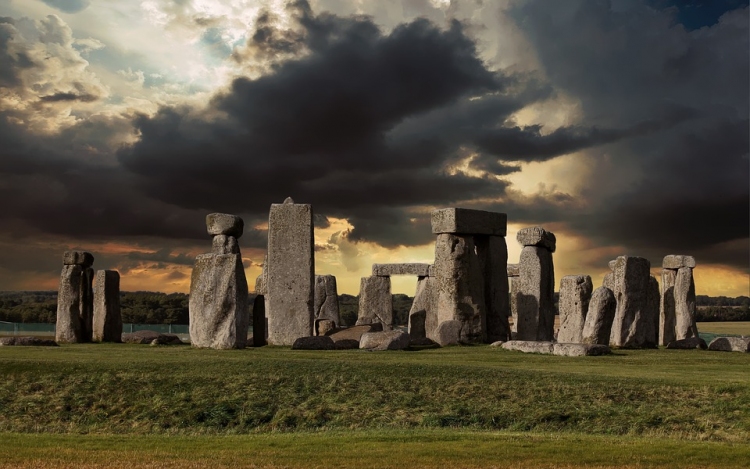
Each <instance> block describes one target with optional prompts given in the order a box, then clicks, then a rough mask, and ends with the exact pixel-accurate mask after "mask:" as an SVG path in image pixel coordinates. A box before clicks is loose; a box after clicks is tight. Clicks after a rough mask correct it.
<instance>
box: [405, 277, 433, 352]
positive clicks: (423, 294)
mask: <svg viewBox="0 0 750 469" xmlns="http://www.w3.org/2000/svg"><path fill="white" fill-rule="evenodd" d="M434 291H435V287H434V280H433V279H432V277H428V276H423V277H417V291H416V293H415V294H414V301H413V302H412V304H411V309H410V310H409V336H410V337H411V339H412V341H415V340H420V339H430V340H435V329H437V306H436V304H435V294H434Z"/></svg>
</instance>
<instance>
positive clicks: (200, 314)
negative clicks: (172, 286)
mask: <svg viewBox="0 0 750 469" xmlns="http://www.w3.org/2000/svg"><path fill="white" fill-rule="evenodd" d="M247 295H248V291H247V280H246V279H245V269H244V268H243V267H242V257H241V256H240V255H239V254H203V255H200V256H198V257H197V258H196V260H195V267H193V275H192V277H191V279H190V299H189V315H190V342H191V344H192V345H193V347H202V348H203V347H210V348H215V349H230V348H244V347H245V345H246V344H247V332H248V326H249V324H248V323H249V317H250V314H249V312H248V296H247Z"/></svg>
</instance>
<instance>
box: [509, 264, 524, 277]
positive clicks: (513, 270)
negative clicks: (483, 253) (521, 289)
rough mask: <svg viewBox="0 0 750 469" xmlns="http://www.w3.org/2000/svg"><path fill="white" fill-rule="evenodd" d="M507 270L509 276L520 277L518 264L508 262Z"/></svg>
mask: <svg viewBox="0 0 750 469" xmlns="http://www.w3.org/2000/svg"><path fill="white" fill-rule="evenodd" d="M506 272H507V273H508V277H518V276H519V275H521V271H520V269H519V266H518V264H508V267H507V268H506Z"/></svg>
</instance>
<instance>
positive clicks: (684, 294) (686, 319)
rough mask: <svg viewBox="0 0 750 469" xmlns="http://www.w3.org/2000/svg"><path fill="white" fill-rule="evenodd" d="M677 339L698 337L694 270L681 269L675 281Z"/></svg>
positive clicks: (688, 268)
mask: <svg viewBox="0 0 750 469" xmlns="http://www.w3.org/2000/svg"><path fill="white" fill-rule="evenodd" d="M674 309H675V338H676V339H677V340H681V339H689V338H690V337H698V327H697V326H696V324H695V283H694V282H693V269H691V268H690V267H681V268H680V269H678V270H677V275H676V276H675V280H674Z"/></svg>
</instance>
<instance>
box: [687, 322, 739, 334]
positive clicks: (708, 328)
mask: <svg viewBox="0 0 750 469" xmlns="http://www.w3.org/2000/svg"><path fill="white" fill-rule="evenodd" d="M697 325H698V331H700V332H710V333H712V334H735V335H750V321H735V322H699V323H698V324H697Z"/></svg>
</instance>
